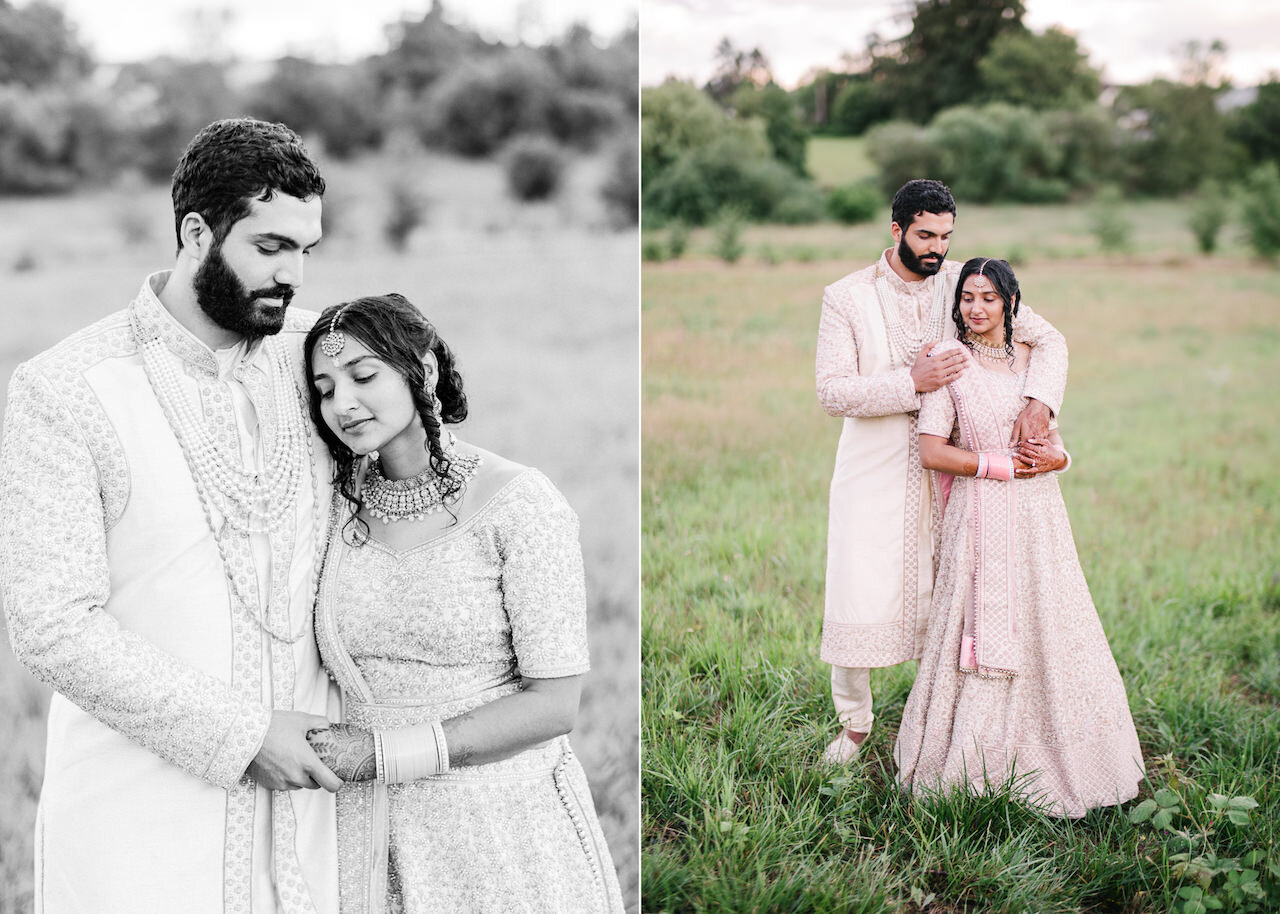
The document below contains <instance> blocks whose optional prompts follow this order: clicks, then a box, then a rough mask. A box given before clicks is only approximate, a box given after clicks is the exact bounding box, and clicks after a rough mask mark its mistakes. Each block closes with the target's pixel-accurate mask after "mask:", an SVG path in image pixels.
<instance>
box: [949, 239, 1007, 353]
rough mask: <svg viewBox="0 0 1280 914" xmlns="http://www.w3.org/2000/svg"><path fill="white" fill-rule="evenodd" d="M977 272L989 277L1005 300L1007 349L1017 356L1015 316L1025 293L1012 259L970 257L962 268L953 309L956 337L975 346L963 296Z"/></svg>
mask: <svg viewBox="0 0 1280 914" xmlns="http://www.w3.org/2000/svg"><path fill="white" fill-rule="evenodd" d="M975 273H981V274H982V275H983V276H985V277H987V279H989V280H990V281H991V285H992V287H993V288H994V289H995V290H996V294H997V295H999V296H1000V298H1001V299H1003V300H1004V349H1005V352H1007V353H1008V354H1009V357H1010V358H1013V319H1014V318H1015V317H1017V315H1018V305H1020V304H1021V303H1022V295H1021V293H1020V291H1019V289H1018V277H1017V276H1015V275H1013V267H1011V266H1009V263H1008V261H1005V260H996V259H995V258H994V257H974V258H971V259H970V260H966V261H965V263H964V266H963V267H961V268H960V278H959V279H957V280H956V301H955V304H954V305H953V306H952V308H951V319H952V320H953V321H955V324H956V336H957V337H958V338H959V340H960V342H962V343H964V344H965V345H966V346H968V347H969V348H970V349H972V348H973V344H972V343H970V342H969V328H968V327H967V326H965V322H964V315H962V314H961V313H960V296H961V295H963V294H964V283H965V280H966V279H968V278H969V277H970V276H973V275H974V274H975Z"/></svg>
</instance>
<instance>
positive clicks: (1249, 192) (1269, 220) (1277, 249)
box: [1241, 162, 1280, 261]
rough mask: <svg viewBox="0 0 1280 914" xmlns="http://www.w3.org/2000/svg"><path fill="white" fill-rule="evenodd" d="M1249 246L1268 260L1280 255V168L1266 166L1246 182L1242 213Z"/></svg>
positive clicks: (1255, 171)
mask: <svg viewBox="0 0 1280 914" xmlns="http://www.w3.org/2000/svg"><path fill="white" fill-rule="evenodd" d="M1241 215H1242V217H1243V219H1244V227H1245V232H1246V233H1247V235H1248V237H1249V243H1250V244H1251V245H1252V246H1253V249H1254V250H1255V251H1257V253H1258V254H1259V255H1260V256H1262V257H1265V258H1266V259H1267V260H1272V261H1273V260H1275V259H1276V257H1277V255H1280V168H1278V167H1277V166H1276V163H1275V162H1264V163H1263V164H1262V165H1259V166H1258V167H1257V168H1255V169H1254V170H1253V171H1252V172H1251V173H1250V174H1249V176H1248V178H1246V179H1245V182H1244V205H1243V207H1242V209H1241Z"/></svg>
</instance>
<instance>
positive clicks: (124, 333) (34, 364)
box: [23, 309, 137, 378]
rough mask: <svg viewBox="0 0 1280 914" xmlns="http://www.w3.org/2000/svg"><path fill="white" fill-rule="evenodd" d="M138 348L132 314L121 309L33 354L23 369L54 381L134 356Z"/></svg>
mask: <svg viewBox="0 0 1280 914" xmlns="http://www.w3.org/2000/svg"><path fill="white" fill-rule="evenodd" d="M136 348H137V347H136V345H135V344H134V341H133V334H132V332H131V331H130V328H129V312H128V311H127V310H125V309H122V310H120V311H116V312H113V313H112V314H108V315H107V316H106V317H104V318H102V319H101V320H98V321H95V322H94V323H92V324H90V325H89V326H87V327H81V328H80V329H79V330H77V331H75V332H74V333H72V334H71V335H69V336H66V337H64V338H63V339H61V340H59V341H58V342H57V343H54V344H53V345H52V346H50V347H49V348H48V349H45V350H44V351H43V352H39V353H37V354H35V355H33V356H32V357H31V358H30V359H28V360H27V361H26V362H24V363H23V367H25V368H27V370H29V371H34V372H37V373H39V374H42V375H47V376H49V377H52V378H58V377H61V376H64V375H77V374H80V373H82V372H84V371H85V370H87V369H88V368H90V367H92V366H93V365H95V364H97V363H98V362H100V361H102V360H103V359H108V358H112V357H114V356H121V355H128V354H131V353H132V352H133V351H134V350H135V349H136Z"/></svg>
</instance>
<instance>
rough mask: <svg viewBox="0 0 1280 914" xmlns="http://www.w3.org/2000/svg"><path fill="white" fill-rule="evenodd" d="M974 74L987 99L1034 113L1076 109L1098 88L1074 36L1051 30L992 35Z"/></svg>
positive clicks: (1095, 75) (1090, 99) (1094, 97)
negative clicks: (988, 48) (989, 45)
mask: <svg viewBox="0 0 1280 914" xmlns="http://www.w3.org/2000/svg"><path fill="white" fill-rule="evenodd" d="M978 72H979V73H980V74H981V76H982V85H983V89H984V91H985V95H986V97H987V98H988V99H990V100H991V101H1000V102H1008V103H1009V104H1012V105H1022V106H1025V107H1027V108H1035V109H1037V110H1044V109H1046V108H1076V107H1079V106H1080V105H1084V104H1087V103H1089V102H1093V101H1096V100H1097V98H1098V93H1099V92H1100V91H1101V90H1102V81H1101V79H1100V78H1099V76H1098V71H1097V70H1094V69H1093V68H1092V67H1090V66H1089V57H1088V55H1087V54H1085V53H1084V52H1082V51H1081V50H1080V48H1079V46H1078V45H1077V44H1076V39H1075V36H1073V35H1071V34H1068V33H1067V32H1066V31H1064V30H1062V29H1061V28H1058V27H1056V26H1055V27H1054V28H1051V29H1049V30H1048V31H1046V32H1043V33H1041V34H1038V35H1037V34H1034V33H1032V32H1004V33H1002V34H1000V35H997V36H996V38H995V40H994V41H992V42H991V48H990V50H988V51H987V53H986V55H985V56H984V57H983V58H982V60H980V61H979V62H978Z"/></svg>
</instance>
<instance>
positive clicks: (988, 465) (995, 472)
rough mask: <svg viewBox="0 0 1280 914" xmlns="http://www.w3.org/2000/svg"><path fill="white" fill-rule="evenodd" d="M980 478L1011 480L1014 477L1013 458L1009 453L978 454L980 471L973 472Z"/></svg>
mask: <svg viewBox="0 0 1280 914" xmlns="http://www.w3.org/2000/svg"><path fill="white" fill-rule="evenodd" d="M973 475H974V476H975V477H977V478H979V479H1001V480H1004V481H1005V482H1009V481H1010V480H1012V479H1013V458H1012V457H1010V456H1008V455H1007V454H982V453H979V454H978V472H976V473H974V474H973Z"/></svg>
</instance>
